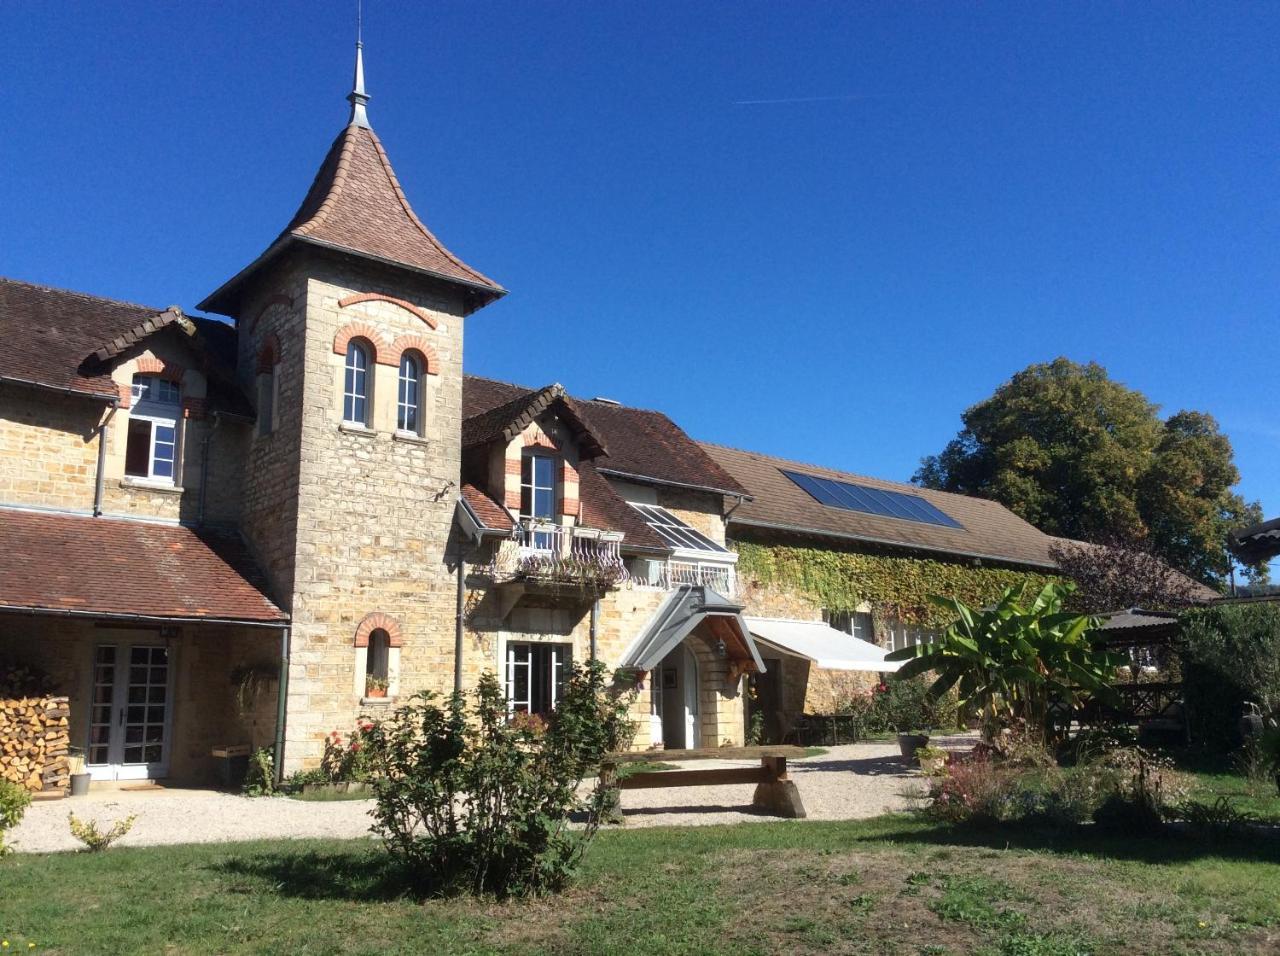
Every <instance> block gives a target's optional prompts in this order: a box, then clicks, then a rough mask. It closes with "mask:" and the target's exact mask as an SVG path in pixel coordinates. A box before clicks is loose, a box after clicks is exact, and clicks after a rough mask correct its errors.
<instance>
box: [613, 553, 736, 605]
mask: <svg viewBox="0 0 1280 956" xmlns="http://www.w3.org/2000/svg"><path fill="white" fill-rule="evenodd" d="M635 581H636V583H637V584H641V585H646V586H648V587H655V588H662V589H663V590H671V589H672V588H678V587H679V586H680V585H682V584H692V585H696V586H698V587H706V588H710V589H711V590H713V591H715V592H717V593H718V594H720V595H722V596H724V597H728V598H732V597H737V596H738V570H737V568H736V567H735V566H734V565H733V564H729V563H726V562H724V561H686V560H679V559H676V558H672V559H671V560H669V561H663V562H658V561H648V562H642V570H641V571H639V572H637V574H636V575H635Z"/></svg>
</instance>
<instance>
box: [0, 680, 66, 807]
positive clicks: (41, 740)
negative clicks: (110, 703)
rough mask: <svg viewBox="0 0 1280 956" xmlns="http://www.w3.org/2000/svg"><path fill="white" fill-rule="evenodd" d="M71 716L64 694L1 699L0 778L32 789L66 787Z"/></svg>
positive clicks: (34, 790) (57, 789)
mask: <svg viewBox="0 0 1280 956" xmlns="http://www.w3.org/2000/svg"><path fill="white" fill-rule="evenodd" d="M70 716H71V707H70V704H69V702H68V700H67V698H65V697H15V698H11V699H8V700H3V699H0V780H8V781H11V782H13V783H16V784H17V785H18V786H20V787H23V788H25V789H27V790H30V791H32V792H38V791H41V790H53V791H62V790H66V788H67V785H68V784H69V783H70V776H69V775H70V768H69V766H68V762H67V747H68V745H69V744H70V742H71V735H70V727H69V723H70Z"/></svg>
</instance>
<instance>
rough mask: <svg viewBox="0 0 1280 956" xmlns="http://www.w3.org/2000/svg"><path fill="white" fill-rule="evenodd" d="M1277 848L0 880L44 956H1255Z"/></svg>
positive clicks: (1021, 847)
mask: <svg viewBox="0 0 1280 956" xmlns="http://www.w3.org/2000/svg"><path fill="white" fill-rule="evenodd" d="M1277 864H1280V846H1277V844H1275V843H1274V842H1269V841H1267V840H1264V839H1258V838H1253V839H1250V840H1246V841H1239V842H1235V841H1231V840H1223V841H1217V842H1214V843H1206V842H1204V841H1196V840H1191V839H1182V838H1179V837H1164V838H1161V839H1106V838H1104V837H1102V836H1101V835H1096V836H1089V835H1084V836H1082V835H1079V834H1077V835H1075V836H1073V837H1072V838H1070V839H1067V838H1062V837H1058V838H1054V837H1050V836H1045V835H1043V834H1041V835H1037V834H1033V833H1028V832H1019V831H1003V830H1002V831H999V832H991V833H981V832H976V831H967V830H953V829H947V828H940V827H937V826H933V825H930V824H927V823H925V822H923V821H921V820H918V819H916V818H912V817H904V816H889V817H881V818H879V819H876V820H866V821H859V822H851V823H795V822H791V823H786V822H778V823H753V824H742V825H738V826H714V827H693V828H684V829H676V828H652V829H637V830H618V831H609V832H606V833H603V834H601V836H600V837H599V839H598V841H597V843H596V844H595V846H594V847H593V848H592V850H591V853H590V854H589V855H588V857H587V860H586V863H585V864H584V868H583V872H582V873H581V874H580V876H579V879H578V880H577V881H576V883H575V884H574V885H573V886H572V887H571V888H570V889H569V890H568V891H566V892H565V893H564V894H562V895H561V896H559V897H554V898H548V899H539V900H532V901H527V902H517V903H505V904H499V903H495V902H492V901H475V900H426V901H422V900H417V899H414V898H412V897H411V896H408V895H406V894H405V893H404V892H403V891H402V889H401V886H400V884H399V883H398V882H397V881H396V879H395V877H394V874H393V871H392V869H391V868H390V867H388V865H387V860H386V856H385V854H384V853H383V851H382V850H381V848H380V847H379V845H378V844H376V843H374V842H372V841H368V840H355V841H264V842H258V843H244V844H232V845H204V846H179V847H156V848H137V849H131V848H116V849H113V850H111V851H109V852H107V853H105V854H99V855H94V856H87V855H73V854H53V855H44V856H36V855H31V856H27V855H17V856H12V857H8V858H6V859H5V860H4V861H2V862H0V938H4V939H8V940H9V941H10V943H11V946H10V948H9V949H8V950H7V952H28V950H27V942H28V941H33V942H35V943H36V944H37V946H36V949H35V950H34V952H39V953H84V952H89V953H99V952H165V953H174V954H182V953H206V952H218V953H237V954H239V953H272V954H277V953H281V952H287V953H291V954H294V953H296V954H311V953H380V952H397V953H444V952H447V953H451V954H483V953H519V954H580V956H588V954H613V953H644V954H646V956H664V954H686V953H687V954H694V953H698V954H702V953H707V954H720V953H723V954H731V953H732V954H741V956H751V954H766V953H777V952H787V953H801V954H805V953H811V954H818V953H895V954H896V953H907V954H926V953H927V954H943V953H955V954H959V953H977V954H986V956H1067V954H1073V956H1076V954H1107V953H1118V954H1123V953H1150V952H1159V953H1169V954H1179V953H1265V952H1276V951H1277V948H1280V865H1277Z"/></svg>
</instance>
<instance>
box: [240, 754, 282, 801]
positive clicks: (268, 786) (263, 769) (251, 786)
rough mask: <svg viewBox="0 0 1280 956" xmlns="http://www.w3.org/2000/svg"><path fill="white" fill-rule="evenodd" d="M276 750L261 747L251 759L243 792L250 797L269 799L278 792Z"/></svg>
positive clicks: (245, 776)
mask: <svg viewBox="0 0 1280 956" xmlns="http://www.w3.org/2000/svg"><path fill="white" fill-rule="evenodd" d="M275 763H276V761H275V750H274V748H272V747H260V748H259V749H257V750H255V751H254V752H253V754H252V756H250V757H249V769H248V770H247V771H246V772H245V775H244V786H243V787H242V792H243V793H244V794H245V796H248V797H269V796H271V795H272V794H274V793H275V792H276V768H275Z"/></svg>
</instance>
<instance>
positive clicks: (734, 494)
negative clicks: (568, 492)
mask: <svg viewBox="0 0 1280 956" xmlns="http://www.w3.org/2000/svg"><path fill="white" fill-rule="evenodd" d="M596 471H597V472H598V473H599V474H602V475H608V476H609V477H611V478H621V479H622V480H623V481H639V482H645V483H648V484H651V485H666V486H667V487H669V488H688V489H689V490H690V491H706V492H709V493H710V494H713V495H724V496H726V497H728V498H737V499H738V500H739V502H740V503H741V502H742V501H755V498H753V497H751V495H749V494H746V493H745V492H742V491H730V490H729V489H727V488H713V487H711V486H710V485H693V484H690V483H689V482H687V481H670V480H668V479H666V478H653V477H651V476H649V475H635V474H632V473H631V472H627V471H618V470H617V469H616V468H601V467H600V466H599V465H596Z"/></svg>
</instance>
